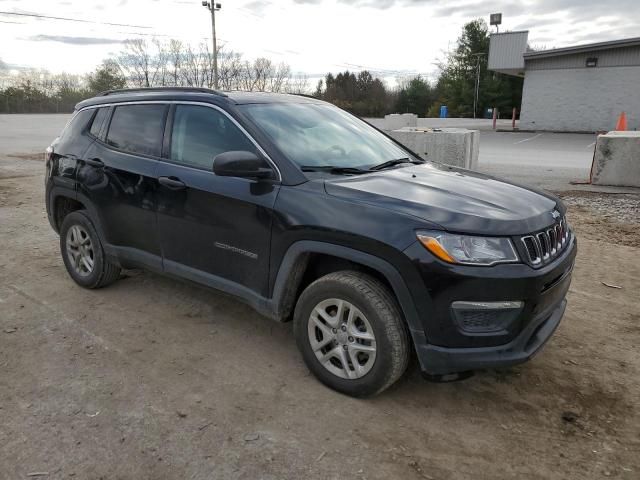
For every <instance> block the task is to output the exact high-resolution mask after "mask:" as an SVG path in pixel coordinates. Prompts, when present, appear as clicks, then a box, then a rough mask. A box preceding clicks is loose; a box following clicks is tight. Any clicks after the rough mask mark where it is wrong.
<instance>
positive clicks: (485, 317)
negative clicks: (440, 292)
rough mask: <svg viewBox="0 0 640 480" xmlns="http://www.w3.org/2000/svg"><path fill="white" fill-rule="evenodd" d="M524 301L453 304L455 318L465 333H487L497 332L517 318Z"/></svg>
mask: <svg viewBox="0 0 640 480" xmlns="http://www.w3.org/2000/svg"><path fill="white" fill-rule="evenodd" d="M523 307H524V302H521V301H514V302H509V301H501V302H468V301H459V302H453V303H452V304H451V310H452V312H453V318H454V320H455V322H456V324H457V325H458V328H460V330H462V331H463V332H465V333H471V334H485V333H487V334H488V333H497V332H500V331H503V330H506V328H507V327H508V326H509V325H510V324H511V323H512V322H513V321H514V320H515V319H516V318H518V315H520V312H521V311H522V308H523Z"/></svg>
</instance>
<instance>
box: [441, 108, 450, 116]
mask: <svg viewBox="0 0 640 480" xmlns="http://www.w3.org/2000/svg"><path fill="white" fill-rule="evenodd" d="M448 113H449V109H448V108H447V106H446V105H440V118H447V114H448Z"/></svg>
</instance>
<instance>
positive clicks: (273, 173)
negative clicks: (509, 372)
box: [46, 88, 576, 396]
mask: <svg viewBox="0 0 640 480" xmlns="http://www.w3.org/2000/svg"><path fill="white" fill-rule="evenodd" d="M46 169H47V172H46V203H47V212H48V216H49V220H50V222H51V225H52V226H53V228H54V229H55V230H56V231H57V232H59V233H60V248H61V253H62V258H63V259H64V263H65V266H66V268H67V270H68V272H69V275H70V276H71V277H72V278H73V280H74V281H75V282H76V283H78V284H79V285H81V286H83V287H86V288H98V287H102V286H105V285H108V284H109V283H111V282H113V281H115V280H116V279H118V277H119V275H120V270H121V269H122V268H139V267H142V268H146V269H149V270H153V271H156V272H161V273H164V274H168V275H172V276H175V277H180V278H183V279H187V280H191V281H194V282H197V283H199V284H203V285H207V286H210V287H214V288H216V289H219V290H222V291H224V292H227V293H230V294H233V295H235V296H237V297H239V298H241V299H242V300H244V301H245V302H247V303H249V304H250V305H251V306H252V307H254V308H255V309H256V310H257V311H259V312H260V313H262V314H264V315H265V316H267V317H270V318H272V319H275V320H278V321H288V320H291V319H293V322H294V333H295V338H296V341H297V344H298V347H299V349H300V351H301V352H302V356H303V358H304V361H305V362H306V364H307V365H308V367H309V369H310V370H311V371H312V372H313V373H314V374H315V375H316V376H317V377H318V379H319V380H320V381H322V382H324V383H325V384H326V385H328V386H330V387H331V388H334V389H336V390H339V391H341V392H344V393H347V394H349V395H354V396H365V395H373V394H376V393H378V392H381V391H382V390H384V389H385V388H387V387H389V386H390V385H391V384H393V383H394V382H395V381H396V380H397V379H398V378H399V377H400V376H401V375H402V374H403V372H404V371H405V369H406V367H407V363H408V360H409V356H410V354H411V353H412V351H413V352H415V353H416V354H417V358H418V359H419V362H420V366H421V368H422V370H423V372H425V373H426V374H429V375H446V374H450V373H455V372H466V371H469V370H473V369H479V368H489V367H498V366H505V365H513V364H516V363H520V362H524V361H526V360H527V359H529V358H531V357H532V356H533V355H534V354H535V353H536V352H537V351H538V350H540V348H541V347H542V345H543V344H544V343H545V342H546V341H547V340H548V339H549V337H550V336H551V334H552V333H553V331H554V330H555V329H556V327H557V326H558V323H559V322H560V319H561V317H562V315H563V313H564V310H565V305H566V301H565V295H566V293H567V290H568V288H569V283H570V281H571V271H572V268H573V264H574V259H575V256H576V240H575V237H574V235H573V234H572V232H571V230H570V229H569V226H568V224H567V222H566V220H565V207H564V205H563V204H562V203H561V202H560V201H559V200H558V199H557V198H555V197H553V196H551V195H549V194H546V193H542V192H537V191H533V190H531V189H528V188H524V187H521V186H517V185H514V184H512V183H509V182H506V181H502V180H498V179H496V178H492V177H488V176H485V175H480V174H478V173H475V172H472V171H468V170H462V169H459V168H453V167H449V166H445V165H441V164H437V163H432V162H425V161H423V160H421V159H420V158H419V157H418V156H416V155H415V154H414V153H412V152H411V151H409V150H407V149H406V148H405V147H403V146H402V145H400V144H398V143H397V142H395V141H394V140H392V139H391V138H389V137H387V136H386V135H385V134H383V133H381V132H380V131H378V130H376V129H375V128H373V127H372V126H370V125H369V124H367V123H365V122H363V121H362V120H359V119H358V118H356V117H354V116H352V115H350V114H349V113H347V112H345V111H343V110H341V109H339V108H336V107H334V106H332V105H330V104H327V103H325V102H321V101H318V100H315V99H311V98H306V97H302V96H293V95H277V94H256V93H239V92H237V93H236V92H234V93H220V92H215V91H212V90H207V89H194V88H191V89H178V88H168V89H138V90H124V91H110V92H105V93H103V94H101V95H99V96H97V97H95V98H91V99H89V100H85V101H83V102H81V103H80V104H78V105H77V108H76V112H75V115H74V116H73V118H72V120H71V121H70V122H69V124H68V125H67V127H66V128H65V129H64V131H63V132H62V134H61V135H60V137H59V138H57V139H56V140H55V141H54V142H53V144H52V145H51V147H49V149H48V150H47V161H46Z"/></svg>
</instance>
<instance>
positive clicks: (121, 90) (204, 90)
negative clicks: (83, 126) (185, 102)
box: [96, 87, 227, 97]
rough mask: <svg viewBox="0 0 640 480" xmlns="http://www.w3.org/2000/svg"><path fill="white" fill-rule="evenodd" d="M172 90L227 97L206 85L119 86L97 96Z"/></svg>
mask: <svg viewBox="0 0 640 480" xmlns="http://www.w3.org/2000/svg"><path fill="white" fill-rule="evenodd" d="M171 91H179V92H187V93H189V92H191V93H210V94H212V95H219V96H221V97H226V96H227V95H225V94H224V93H222V92H219V91H217V90H213V89H211V88H204V87H139V88H118V89H115V90H105V91H104V92H100V93H98V94H97V95H96V97H105V96H107V95H116V94H118V93H141V92H142V93H144V92H171Z"/></svg>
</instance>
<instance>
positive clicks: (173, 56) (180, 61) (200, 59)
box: [114, 38, 306, 92]
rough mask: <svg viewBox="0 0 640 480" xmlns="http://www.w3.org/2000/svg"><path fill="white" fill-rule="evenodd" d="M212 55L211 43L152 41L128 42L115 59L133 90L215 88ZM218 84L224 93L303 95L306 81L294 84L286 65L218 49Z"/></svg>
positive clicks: (301, 80) (221, 47)
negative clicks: (300, 93) (229, 91)
mask: <svg viewBox="0 0 640 480" xmlns="http://www.w3.org/2000/svg"><path fill="white" fill-rule="evenodd" d="M213 58H214V57H213V54H212V51H211V49H210V46H209V44H208V43H200V44H198V45H197V46H194V45H190V44H184V43H182V42H180V41H179V40H169V41H168V42H161V41H159V40H158V39H155V38H154V39H153V40H152V41H151V42H147V41H145V40H141V39H135V40H128V41H127V42H126V43H125V47H124V50H123V51H122V52H121V53H120V54H119V55H118V56H117V57H115V59H114V61H115V62H116V63H117V65H118V67H119V69H120V71H121V72H122V74H123V75H124V76H125V78H126V79H127V83H128V84H129V85H131V86H134V87H152V86H157V85H174V86H182V85H184V86H191V87H209V88H211V87H212V86H213V63H214V62H213ZM218 83H219V86H220V87H221V88H222V89H224V90H247V91H256V90H257V91H270V92H281V91H289V90H292V91H294V90H295V91H302V90H303V89H305V88H306V79H303V78H297V79H296V80H295V81H294V82H292V77H291V68H290V67H289V65H287V64H286V63H280V64H278V65H276V64H274V63H273V62H272V61H271V60H270V59H268V58H264V57H260V58H257V59H255V60H253V61H249V60H245V59H243V58H242V55H241V54H240V53H238V52H234V51H233V50H228V51H227V50H226V48H225V46H224V45H220V46H219V47H218Z"/></svg>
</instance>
